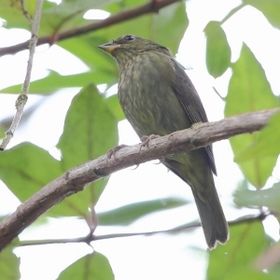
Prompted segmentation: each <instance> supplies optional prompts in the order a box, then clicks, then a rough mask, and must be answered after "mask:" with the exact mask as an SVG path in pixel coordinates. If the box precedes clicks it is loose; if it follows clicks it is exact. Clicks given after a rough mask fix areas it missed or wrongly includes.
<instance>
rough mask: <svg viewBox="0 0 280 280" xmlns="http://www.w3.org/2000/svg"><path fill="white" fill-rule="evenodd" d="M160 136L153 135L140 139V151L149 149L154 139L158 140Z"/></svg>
mask: <svg viewBox="0 0 280 280" xmlns="http://www.w3.org/2000/svg"><path fill="white" fill-rule="evenodd" d="M158 137H159V135H156V134H151V135H144V136H142V137H141V138H140V139H141V142H142V143H141V145H140V151H141V149H142V148H143V147H149V143H150V141H151V140H152V139H156V138H158Z"/></svg>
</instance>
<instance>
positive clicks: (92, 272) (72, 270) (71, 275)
mask: <svg viewBox="0 0 280 280" xmlns="http://www.w3.org/2000/svg"><path fill="white" fill-rule="evenodd" d="M58 279H59V280H68V279H96V280H113V279H115V277H114V273H113V271H112V268H111V266H110V263H109V261H108V259H107V258H106V257H105V256H104V255H102V254H100V253H98V252H96V251H95V252H94V253H92V254H89V255H86V256H85V257H83V258H81V259H79V260H78V261H76V262H75V263H73V264H72V265H71V266H70V267H68V268H66V269H65V270H64V271H63V272H62V273H61V274H60V275H59V277H58Z"/></svg>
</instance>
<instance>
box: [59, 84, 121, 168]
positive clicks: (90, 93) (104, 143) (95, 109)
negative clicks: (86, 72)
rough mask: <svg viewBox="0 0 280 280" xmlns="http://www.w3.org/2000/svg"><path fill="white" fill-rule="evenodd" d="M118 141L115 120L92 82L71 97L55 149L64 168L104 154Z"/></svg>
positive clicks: (104, 99)
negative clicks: (57, 150) (60, 155)
mask: <svg viewBox="0 0 280 280" xmlns="http://www.w3.org/2000/svg"><path fill="white" fill-rule="evenodd" d="M117 143H118V132H117V120H116V119H115V117H114V116H113V114H112V113H111V111H110V109H109V108H108V105H107V102H106V98H105V97H103V96H102V95H100V93H99V92H98V90H97V88H96V87H95V86H94V85H90V86H88V87H86V88H84V89H82V90H81V92H80V93H79V94H78V95H76V96H75V97H74V99H73V100H72V103H71V106H70V108H69V110H68V112H67V116H66V119H65V123H64V130H63V134H62V136H61V138H60V140H59V143H58V145H57V146H58V148H59V149H60V150H61V152H62V162H63V166H64V170H66V169H68V168H70V167H73V166H75V165H77V164H81V163H83V162H85V161H87V160H90V159H94V158H96V157H98V156H100V155H102V154H104V153H105V152H106V151H108V149H111V148H113V147H114V146H115V145H117Z"/></svg>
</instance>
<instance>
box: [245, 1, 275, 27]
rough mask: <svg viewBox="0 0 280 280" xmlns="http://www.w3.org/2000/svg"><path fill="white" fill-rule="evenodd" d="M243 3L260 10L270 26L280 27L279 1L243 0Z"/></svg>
mask: <svg viewBox="0 0 280 280" xmlns="http://www.w3.org/2000/svg"><path fill="white" fill-rule="evenodd" d="M243 2H244V3H245V4H249V5H252V6H253V7H255V8H256V9H258V10H260V11H261V12H262V13H263V14H264V15H265V17H266V18H267V19H268V21H269V22H270V23H271V24H272V25H274V26H275V27H278V28H279V27H280V17H279V14H280V1H279V0H265V1H264V0H243Z"/></svg>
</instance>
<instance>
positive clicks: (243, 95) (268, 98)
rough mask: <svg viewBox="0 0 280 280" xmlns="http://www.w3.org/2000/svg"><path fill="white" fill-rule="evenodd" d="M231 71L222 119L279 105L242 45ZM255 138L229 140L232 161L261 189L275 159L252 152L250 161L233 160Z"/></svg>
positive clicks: (251, 56)
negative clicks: (232, 154) (233, 156)
mask: <svg viewBox="0 0 280 280" xmlns="http://www.w3.org/2000/svg"><path fill="white" fill-rule="evenodd" d="M232 68H233V69H232V70H233V74H232V77H231V80H230V83H229V90H228V95H227V99H226V106H225V115H226V116H232V115H238V114H241V113H244V112H253V111H257V110H261V109H269V108H273V107H277V106H279V101H278V99H277V98H276V96H274V95H273V93H272V90H271V87H270V84H269V82H268V81H267V79H266V76H265V72H264V70H263V68H262V67H261V65H260V64H259V62H258V61H257V60H256V58H255V57H254V55H253V53H252V52H251V51H250V49H249V48H248V47H247V46H246V45H244V46H243V48H242V50H241V55H240V58H239V60H238V61H237V62H236V63H235V64H234V65H233V67H232ZM257 138H258V133H253V134H245V135H241V136H236V137H232V138H231V139H230V143H231V146H232V149H233V152H234V155H235V160H236V162H237V163H238V164H239V166H240V168H241V170H242V172H243V173H244V175H245V177H246V178H247V179H248V180H249V181H250V183H252V184H253V185H254V186H255V187H257V188H261V187H262V186H263V185H264V184H265V182H266V180H267V179H268V177H269V176H270V175H271V173H272V170H273V167H274V165H275V163H276V159H277V157H276V156H270V157H265V158H263V157H262V156H261V155H260V154H259V153H255V154H254V157H252V158H251V159H250V160H247V161H241V160H240V161H239V160H237V159H238V158H240V156H241V154H242V153H244V152H246V150H247V149H248V148H249V147H250V146H252V145H253V144H254V143H255V141H256V139H257Z"/></svg>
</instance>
